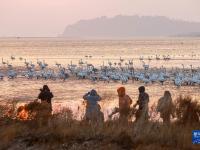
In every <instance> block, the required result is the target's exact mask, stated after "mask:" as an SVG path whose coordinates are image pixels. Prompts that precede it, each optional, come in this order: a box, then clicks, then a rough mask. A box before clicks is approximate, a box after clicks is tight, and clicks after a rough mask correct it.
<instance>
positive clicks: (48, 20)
mask: <svg viewBox="0 0 200 150" xmlns="http://www.w3.org/2000/svg"><path fill="white" fill-rule="evenodd" d="M116 15H140V16H143V15H145V16H167V17H169V18H173V19H182V20H186V21H196V22H200V0H0V37H5V36H24V37H54V36H58V35H59V34H62V32H63V31H64V29H65V27H66V26H67V25H70V24H73V23H75V22H77V21H79V20H83V19H92V18H97V17H101V16H107V17H113V16H116Z"/></svg>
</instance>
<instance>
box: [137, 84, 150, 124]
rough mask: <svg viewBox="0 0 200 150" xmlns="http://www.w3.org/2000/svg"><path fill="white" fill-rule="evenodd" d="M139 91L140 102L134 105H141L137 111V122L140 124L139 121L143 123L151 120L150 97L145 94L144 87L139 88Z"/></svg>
mask: <svg viewBox="0 0 200 150" xmlns="http://www.w3.org/2000/svg"><path fill="white" fill-rule="evenodd" d="M138 90H139V97H138V101H137V102H136V104H135V105H134V107H136V106H137V105H139V108H138V110H137V111H136V122H138V121H139V120H140V121H141V122H144V121H148V118H149V114H148V103H149V95H148V94H147V93H146V92H145V87H144V86H141V87H139V88H138Z"/></svg>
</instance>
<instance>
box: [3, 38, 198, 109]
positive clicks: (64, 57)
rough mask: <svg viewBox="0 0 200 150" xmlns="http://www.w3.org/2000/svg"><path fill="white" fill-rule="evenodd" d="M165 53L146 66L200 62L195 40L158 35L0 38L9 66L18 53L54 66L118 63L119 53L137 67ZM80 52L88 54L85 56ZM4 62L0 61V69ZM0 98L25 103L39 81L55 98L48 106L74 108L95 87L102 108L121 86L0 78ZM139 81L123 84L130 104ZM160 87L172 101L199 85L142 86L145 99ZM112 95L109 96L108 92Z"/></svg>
mask: <svg viewBox="0 0 200 150" xmlns="http://www.w3.org/2000/svg"><path fill="white" fill-rule="evenodd" d="M156 54H157V55H160V57H161V58H162V56H163V55H166V56H167V55H170V57H171V59H173V60H170V61H167V62H166V61H163V60H160V61H156V60H152V61H150V62H149V61H148V60H145V63H147V64H149V65H150V67H161V66H164V67H167V68H171V67H182V64H184V65H185V67H186V68H189V67H190V65H192V66H193V67H195V68H197V67H199V66H200V63H199V62H200V38H191V39H190V38H187V39H186V38H158V39H133V40H121V41H117V40H115V41H112V40H110V41H103V40H99V41H95V40H90V41H88V40H79V41H72V40H67V39H62V38H1V39H0V57H2V58H3V59H4V61H8V62H9V63H11V64H12V65H13V66H14V67H15V69H18V67H19V66H24V61H21V60H19V57H22V58H24V59H26V60H27V61H32V62H33V63H36V61H37V59H40V60H45V62H46V63H48V64H49V67H55V63H56V62H58V63H61V64H62V65H63V66H67V64H69V63H70V62H71V61H72V62H73V63H78V61H79V59H83V61H84V62H87V63H92V64H95V65H96V66H100V65H102V63H103V62H104V63H107V62H108V61H112V62H119V58H120V57H122V58H123V59H125V60H129V59H134V61H133V62H134V66H135V67H138V68H140V67H142V63H141V61H139V57H141V56H143V57H144V58H145V59H147V58H148V57H154V58H155V55H156ZM11 55H13V56H15V57H16V60H13V61H12V60H11V59H10V56H11ZM85 56H92V57H91V58H88V57H85ZM4 68H5V66H3V65H2V64H1V65H0V69H1V70H3V69H4ZM0 84H1V90H0V101H1V102H2V103H3V102H7V101H11V100H19V101H20V102H23V103H27V102H29V101H33V100H34V99H36V98H37V95H38V93H39V89H40V88H41V87H42V85H43V84H48V85H49V87H50V89H51V90H52V92H53V93H54V95H55V97H54V99H53V105H54V110H55V109H57V108H59V107H58V106H61V107H66V106H67V107H70V108H72V109H74V110H75V109H77V107H78V105H79V106H80V107H84V106H83V105H82V96H83V95H84V94H85V93H86V92H87V91H88V90H90V89H92V88H95V89H97V91H98V92H99V93H100V95H103V97H104V100H103V102H102V103H101V105H102V109H103V110H104V112H107V111H108V110H109V109H110V108H112V107H114V106H117V93H116V89H117V88H118V87H119V86H122V85H121V84H120V83H103V82H98V83H92V82H91V81H87V80H84V81H83V80H75V79H70V80H67V81H66V82H63V81H61V80H57V81H45V80H35V79H33V80H28V79H24V78H18V79H14V80H7V79H5V80H4V81H0ZM140 85H143V83H140V82H134V83H132V82H131V81H129V83H128V84H126V85H124V86H125V87H126V88H127V93H128V94H129V95H130V96H131V97H132V99H133V101H134V102H136V100H137V95H138V91H137V88H138V86H140ZM165 90H170V91H171V92H172V96H173V98H174V99H175V98H176V97H177V96H178V95H180V94H190V95H193V97H194V98H198V97H199V96H198V93H199V92H200V88H199V87H197V86H193V87H191V86H185V87H180V88H177V87H175V86H174V85H171V84H167V83H166V84H165V85H164V86H161V85H160V84H159V83H156V84H153V85H147V91H148V93H149V94H150V99H151V103H153V102H156V100H157V99H158V98H159V97H160V96H162V94H163V93H164V91H165ZM110 95H112V96H110Z"/></svg>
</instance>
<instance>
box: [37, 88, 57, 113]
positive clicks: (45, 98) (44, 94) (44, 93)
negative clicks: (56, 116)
mask: <svg viewBox="0 0 200 150" xmlns="http://www.w3.org/2000/svg"><path fill="white" fill-rule="evenodd" d="M53 97H54V96H53V94H52V92H51V91H50V89H49V87H48V86H47V85H44V86H43V88H42V89H40V94H39V95H38V99H40V100H41V103H47V104H49V110H50V112H51V111H52V103H51V100H52V98H53Z"/></svg>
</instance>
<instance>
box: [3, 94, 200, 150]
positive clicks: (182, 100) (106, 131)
mask: <svg viewBox="0 0 200 150" xmlns="http://www.w3.org/2000/svg"><path fill="white" fill-rule="evenodd" d="M186 101H187V102H186ZM32 105H33V104H31V106H32ZM35 105H38V106H37V107H35ZM186 105H187V106H190V107H192V108H195V109H193V110H195V111H197V112H198V110H199V105H198V103H197V102H196V101H193V100H192V99H191V98H188V97H179V98H178V99H177V101H176V112H177V121H176V122H174V123H171V124H170V125H169V126H166V125H162V123H160V122H157V121H155V122H148V123H145V124H142V125H141V124H140V125H137V124H135V123H133V122H131V123H129V124H122V123H120V122H118V121H117V120H115V121H107V122H105V123H102V124H88V123H86V122H84V121H77V120H75V119H73V118H74V117H73V113H72V111H71V110H69V109H67V108H66V109H63V110H62V111H61V112H60V113H58V114H54V115H53V116H51V117H49V118H48V121H45V123H43V124H41V121H42V120H41V119H42V118H40V119H38V118H37V117H36V118H34V119H33V118H32V119H31V120H19V119H16V118H11V119H9V121H8V119H6V118H8V117H5V116H1V124H0V138H1V142H0V148H1V149H10V150H11V149H13V150H18V149H37V150H38V149H39V150H40V149H64V150H65V149H66V150H79V149H80V150H84V149H89V150H90V149H91V150H93V149H105V150H107V149H110V150H112V149H114V150H118V149H119V150H121V149H127V150H129V149H199V147H198V145H193V144H192V138H191V136H192V135H191V134H192V130H195V129H199V128H200V123H199V122H196V120H195V121H191V120H190V121H191V122H188V120H187V119H186V120H184V119H183V118H190V117H187V114H188V115H189V113H185V112H184V111H188V110H191V109H183V108H185V107H186ZM41 107H42V106H40V105H39V104H34V107H30V109H31V110H32V111H33V110H34V111H35V110H38V111H39V109H38V108H41ZM27 108H29V107H27ZM33 108H34V109H33ZM152 111H153V109H152ZM151 113H152V112H151ZM180 113H181V114H184V115H185V117H183V116H184V115H180ZM180 116H181V117H180ZM43 119H45V120H46V118H43Z"/></svg>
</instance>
